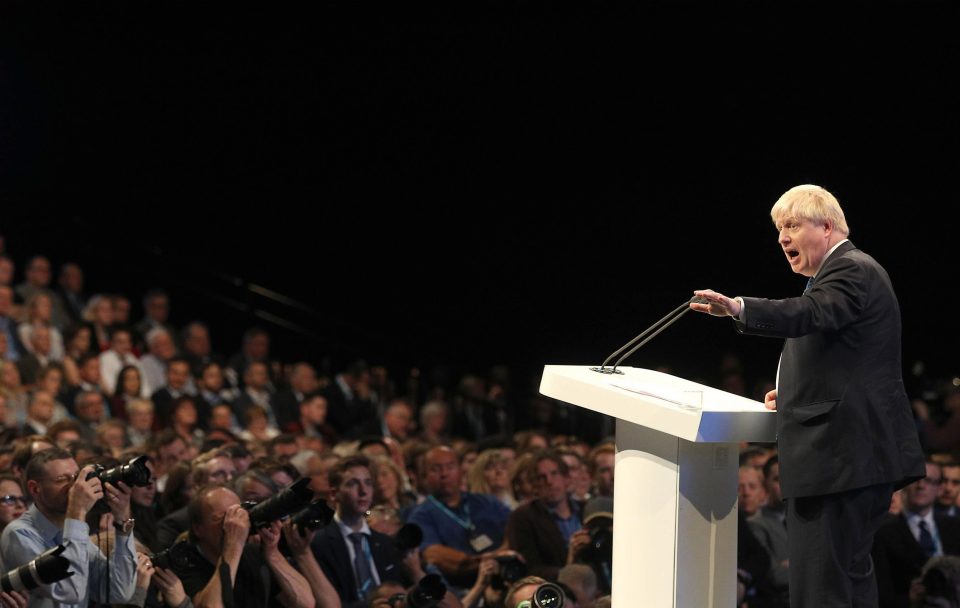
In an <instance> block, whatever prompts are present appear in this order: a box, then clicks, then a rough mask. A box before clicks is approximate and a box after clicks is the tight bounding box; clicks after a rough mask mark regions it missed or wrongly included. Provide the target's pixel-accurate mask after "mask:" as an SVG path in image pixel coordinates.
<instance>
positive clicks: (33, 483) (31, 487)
mask: <svg viewBox="0 0 960 608" xmlns="http://www.w3.org/2000/svg"><path fill="white" fill-rule="evenodd" d="M39 493H40V482H39V481H37V480H36V479H28V480H27V494H29V495H30V498H31V499H32V501H33V502H37V495H38V494H39Z"/></svg>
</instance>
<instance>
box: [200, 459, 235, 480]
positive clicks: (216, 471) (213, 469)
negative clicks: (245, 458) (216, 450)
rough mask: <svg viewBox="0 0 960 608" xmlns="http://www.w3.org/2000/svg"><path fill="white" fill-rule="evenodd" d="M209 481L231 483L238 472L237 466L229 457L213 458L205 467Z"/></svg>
mask: <svg viewBox="0 0 960 608" xmlns="http://www.w3.org/2000/svg"><path fill="white" fill-rule="evenodd" d="M204 468H205V469H206V471H207V481H208V482H209V483H230V482H231V481H232V480H233V478H234V477H235V476H236V474H237V467H236V466H234V464H233V460H231V459H229V458H221V457H219V456H218V457H217V458H213V459H211V460H209V461H207V464H206V465H205V467H204Z"/></svg>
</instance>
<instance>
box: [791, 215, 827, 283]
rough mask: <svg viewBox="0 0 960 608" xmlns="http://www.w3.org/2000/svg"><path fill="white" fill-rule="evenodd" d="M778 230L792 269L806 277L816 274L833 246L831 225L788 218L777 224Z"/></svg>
mask: <svg viewBox="0 0 960 608" xmlns="http://www.w3.org/2000/svg"><path fill="white" fill-rule="evenodd" d="M777 230H778V231H779V233H780V236H779V238H778V239H777V241H778V242H779V243H780V247H782V248H783V253H784V255H786V256H787V262H788V263H789V264H790V269H791V270H793V272H795V273H797V274H802V275H803V276H805V277H812V276H813V275H814V274H816V273H817V270H819V269H820V264H822V263H823V258H824V256H826V255H827V251H829V250H830V247H831V246H832V245H830V237H831V235H832V234H833V231H832V229H831V228H830V227H829V225H824V224H816V223H814V222H813V221H811V220H801V219H798V218H794V217H788V218H783V219H781V220H780V221H778V222H777Z"/></svg>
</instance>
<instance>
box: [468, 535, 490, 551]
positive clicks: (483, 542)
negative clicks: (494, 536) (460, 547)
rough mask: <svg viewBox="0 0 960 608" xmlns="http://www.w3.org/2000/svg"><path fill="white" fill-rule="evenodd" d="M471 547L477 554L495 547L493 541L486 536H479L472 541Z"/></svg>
mask: <svg viewBox="0 0 960 608" xmlns="http://www.w3.org/2000/svg"><path fill="white" fill-rule="evenodd" d="M470 546H471V547H473V550H474V551H476V552H477V553H482V552H483V551H486V550H487V549H489V548H490V547H492V546H493V541H492V540H490V537H489V536H487V535H486V534H478V535H477V536H474V537H473V538H471V539H470Z"/></svg>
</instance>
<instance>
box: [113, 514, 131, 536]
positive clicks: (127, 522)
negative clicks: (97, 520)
mask: <svg viewBox="0 0 960 608" xmlns="http://www.w3.org/2000/svg"><path fill="white" fill-rule="evenodd" d="M134 524H136V520H135V519H133V518H132V517H128V518H126V519H124V520H122V521H116V520H114V522H113V527H114V528H115V529H116V530H117V534H121V535H123V536H129V535H130V533H131V532H133V526H134Z"/></svg>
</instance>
